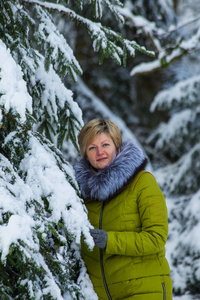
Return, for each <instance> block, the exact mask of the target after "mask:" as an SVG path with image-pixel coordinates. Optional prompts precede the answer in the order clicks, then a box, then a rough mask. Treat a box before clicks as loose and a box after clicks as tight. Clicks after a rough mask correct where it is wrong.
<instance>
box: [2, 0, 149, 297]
mask: <svg viewBox="0 0 200 300" xmlns="http://www.w3.org/2000/svg"><path fill="white" fill-rule="evenodd" d="M75 4H76V7H74V8H73V9H72V8H70V5H69V3H68V1H64V0H63V1H62V0H60V1H56V0H55V1H49V2H47V1H38V0H15V1H13V0H6V1H5V0H0V11H1V13H0V37H1V40H0V53H1V55H0V141H1V142H0V190H1V193H0V209H1V214H0V256H1V268H0V278H1V279H0V294H1V299H2V300H4V299H6V300H7V299H20V300H22V299H87V300H89V299H92V300H95V299H96V295H95V293H94V291H93V289H92V286H91V283H90V281H89V279H88V276H87V274H86V270H85V267H84V264H83V261H82V260H81V257H80V252H79V243H80V237H81V235H82V234H83V235H84V236H85V238H86V242H87V243H88V247H90V248H92V247H93V240H92V238H91V236H90V234H89V227H90V224H89V221H88V219H87V214H86V210H85V207H84V205H83V203H82V200H81V199H80V197H79V192H78V186H77V183H76V181H75V178H74V173H73V169H72V166H71V165H70V164H69V163H68V162H66V161H65V160H64V159H63V155H62V153H61V152H60V150H59V149H61V148H62V145H63V143H64V142H65V143H67V147H69V148H70V147H72V145H73V147H72V149H74V150H75V149H77V133H78V131H79V129H80V127H81V126H82V125H83V121H82V112H81V109H80V108H79V106H78V105H77V103H76V102H74V100H73V93H72V91H71V90H70V89H68V88H67V87H66V85H65V84H64V79H65V78H66V76H69V77H70V78H71V79H72V80H73V82H76V80H77V76H79V75H81V74H82V69H81V67H80V65H79V62H78V61H77V59H76V58H75V56H74V54H73V51H72V49H71V47H70V46H69V44H68V43H67V40H66V39H65V38H64V36H63V35H62V34H61V33H60V32H59V31H58V28H57V26H56V22H55V20H56V14H57V13H59V14H61V15H64V16H67V18H69V20H71V21H75V22H77V23H78V24H79V25H81V26H84V27H85V28H86V31H87V32H88V35H89V36H90V37H91V39H92V41H93V48H94V51H101V55H100V62H101V63H102V62H103V60H104V58H105V57H108V56H110V57H111V58H112V59H113V60H114V61H115V62H117V64H121V63H122V60H123V61H124V63H125V61H126V57H127V52H128V53H130V55H131V56H134V55H135V50H138V51H141V52H143V53H144V54H148V55H153V52H152V51H148V50H146V49H145V48H144V47H142V46H140V45H139V44H138V43H136V42H135V41H130V40H128V39H126V38H123V36H122V35H121V34H119V33H117V32H116V31H114V30H112V29H110V28H108V27H105V26H103V25H102V24H101V23H100V22H99V21H98V22H96V21H94V20H92V16H91V19H89V18H86V17H84V10H85V9H86V10H87V9H88V7H93V10H94V16H95V17H96V18H98V20H100V19H101V17H102V11H103V10H104V12H106V10H108V11H110V12H111V13H112V14H114V16H115V17H116V19H117V20H118V21H120V22H123V16H122V15H121V14H120V12H119V11H118V10H117V7H119V6H121V5H122V4H121V3H120V2H119V1H118V0H117V1H115V3H114V4H112V3H111V2H110V1H108V0H105V1H97V0H94V1H88V2H87V3H84V2H83V1H81V0H80V1H75ZM85 7H86V8H85Z"/></svg>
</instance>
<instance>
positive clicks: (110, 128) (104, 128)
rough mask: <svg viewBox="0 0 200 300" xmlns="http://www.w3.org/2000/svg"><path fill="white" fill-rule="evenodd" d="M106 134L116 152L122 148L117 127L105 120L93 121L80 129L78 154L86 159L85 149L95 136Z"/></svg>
mask: <svg viewBox="0 0 200 300" xmlns="http://www.w3.org/2000/svg"><path fill="white" fill-rule="evenodd" d="M100 133H106V134H108V135H109V136H110V137H111V139H112V140H113V142H114V144H115V146H116V149H117V151H118V150H119V149H120V148H121V146H122V136H121V132H120V130H119V128H118V126H117V125H116V124H115V123H113V122H112V121H110V120H107V119H101V118H98V119H93V120H91V121H89V122H88V123H86V124H85V125H84V126H83V128H82V129H81V131H80V133H79V136H78V143H79V147H80V152H81V155H82V156H83V158H85V159H86V149H87V147H88V145H89V144H90V143H91V142H92V140H93V139H94V138H95V137H96V135H97V134H100Z"/></svg>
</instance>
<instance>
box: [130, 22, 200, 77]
mask: <svg viewBox="0 0 200 300" xmlns="http://www.w3.org/2000/svg"><path fill="white" fill-rule="evenodd" d="M199 42H200V28H199V29H198V31H197V33H196V34H194V35H193V36H192V37H191V38H190V39H188V40H183V41H181V42H180V43H179V44H178V45H177V46H176V48H174V49H173V50H172V52H171V53H170V54H168V49H163V51H162V52H160V54H159V56H158V59H156V60H154V61H152V62H149V63H141V64H139V65H137V66H136V67H134V68H133V69H132V70H131V72H130V75H131V76H135V75H141V74H149V73H153V72H155V71H157V70H159V69H161V68H164V67H166V66H168V65H170V64H171V63H173V62H174V61H175V60H178V59H180V58H181V57H182V56H184V55H186V54H187V53H189V52H192V51H195V50H196V48H197V46H198V45H199Z"/></svg>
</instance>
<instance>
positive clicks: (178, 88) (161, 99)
mask: <svg viewBox="0 0 200 300" xmlns="http://www.w3.org/2000/svg"><path fill="white" fill-rule="evenodd" d="M199 90H200V76H199V75H197V76H194V77H191V78H188V79H186V80H183V81H181V82H178V83H177V84H175V85H174V86H173V87H172V88H170V89H168V90H164V91H161V92H159V93H158V94H157V95H156V97H155V98H154V101H153V103H152V104H151V107H150V110H151V112H154V111H155V110H156V109H157V110H168V111H170V110H171V109H172V108H173V109H174V108H175V107H176V109H177V108H178V107H179V109H181V108H184V107H194V108H195V109H196V108H197V106H199V97H200V96H199Z"/></svg>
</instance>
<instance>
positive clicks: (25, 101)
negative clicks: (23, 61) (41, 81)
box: [0, 41, 32, 122]
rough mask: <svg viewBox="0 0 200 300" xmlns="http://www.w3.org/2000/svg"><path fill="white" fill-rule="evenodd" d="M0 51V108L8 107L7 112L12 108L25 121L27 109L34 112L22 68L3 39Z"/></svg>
mask: <svg viewBox="0 0 200 300" xmlns="http://www.w3.org/2000/svg"><path fill="white" fill-rule="evenodd" d="M0 53H1V55H0V94H1V97H0V108H4V109H6V111H7V112H8V111H9V110H10V109H12V110H13V112H14V114H18V115H19V116H20V119H21V121H22V122H24V121H25V120H26V110H28V111H29V112H30V113H31V112H32V99H31V97H30V95H29V93H28V91H27V87H26V82H25V81H24V79H23V73H22V70H21V68H20V66H19V65H17V64H16V62H15V61H14V59H13V58H12V56H11V54H10V51H9V50H8V49H7V47H6V45H5V44H4V43H3V42H2V41H0ZM0 117H1V115H0ZM0 121H1V118H0Z"/></svg>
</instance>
